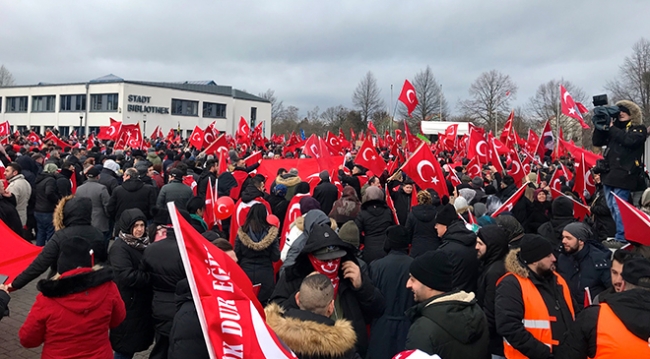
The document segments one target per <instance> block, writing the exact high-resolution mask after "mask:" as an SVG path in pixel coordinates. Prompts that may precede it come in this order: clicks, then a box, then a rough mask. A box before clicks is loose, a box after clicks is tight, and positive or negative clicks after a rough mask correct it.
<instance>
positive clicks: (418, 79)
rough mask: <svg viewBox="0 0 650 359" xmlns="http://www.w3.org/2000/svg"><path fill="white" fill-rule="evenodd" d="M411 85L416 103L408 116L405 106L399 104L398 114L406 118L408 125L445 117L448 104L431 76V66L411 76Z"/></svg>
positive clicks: (438, 85)
mask: <svg viewBox="0 0 650 359" xmlns="http://www.w3.org/2000/svg"><path fill="white" fill-rule="evenodd" d="M413 87H415V93H416V94H417V97H418V105H417V107H416V108H415V110H413V113H411V116H413V117H409V116H408V111H407V110H406V106H404V105H403V104H402V105H401V106H400V111H399V113H400V116H401V117H402V118H406V119H407V122H408V123H409V125H410V127H413V126H414V125H417V124H419V123H420V121H431V120H437V121H442V120H443V119H447V117H448V115H449V105H448V104H447V100H445V95H444V94H443V92H442V87H441V86H440V84H439V83H438V81H436V78H435V77H434V76H433V71H431V67H429V66H427V68H426V69H424V70H423V71H420V72H418V73H417V74H416V75H415V77H414V78H413Z"/></svg>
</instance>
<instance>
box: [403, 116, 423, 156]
mask: <svg viewBox="0 0 650 359" xmlns="http://www.w3.org/2000/svg"><path fill="white" fill-rule="evenodd" d="M404 136H405V137H406V148H407V149H408V150H409V152H414V151H415V150H416V149H417V148H418V144H419V142H420V140H419V139H418V138H417V137H415V136H413V135H411V130H410V129H409V125H408V124H407V123H406V120H404Z"/></svg>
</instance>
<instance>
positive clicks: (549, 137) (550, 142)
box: [536, 120, 555, 159]
mask: <svg viewBox="0 0 650 359" xmlns="http://www.w3.org/2000/svg"><path fill="white" fill-rule="evenodd" d="M536 148H537V150H536V153H537V154H538V155H539V158H542V159H543V158H544V156H545V155H546V152H548V151H553V149H554V148H555V136H553V130H552V129H551V123H550V122H549V121H548V120H547V121H546V124H545V125H544V131H542V137H540V139H539V142H538V143H537V147H536Z"/></svg>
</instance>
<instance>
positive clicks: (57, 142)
mask: <svg viewBox="0 0 650 359" xmlns="http://www.w3.org/2000/svg"><path fill="white" fill-rule="evenodd" d="M44 139H45V142H47V141H52V142H54V144H55V145H56V146H59V147H61V148H66V147H72V145H70V144H69V143H67V142H65V141H63V140H62V139H60V138H58V137H56V135H55V134H54V133H52V131H47V132H45V137H44Z"/></svg>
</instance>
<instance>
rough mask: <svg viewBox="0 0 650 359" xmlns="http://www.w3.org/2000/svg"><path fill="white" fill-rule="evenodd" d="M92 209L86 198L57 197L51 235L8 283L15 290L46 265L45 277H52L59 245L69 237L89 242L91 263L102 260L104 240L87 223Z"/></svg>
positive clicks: (101, 235)
mask: <svg viewBox="0 0 650 359" xmlns="http://www.w3.org/2000/svg"><path fill="white" fill-rule="evenodd" d="M92 210H93V204H92V201H91V200H90V198H76V197H73V196H68V197H65V198H63V199H61V201H60V202H59V204H58V205H57V206H56V209H55V210H54V229H55V230H56V231H55V232H54V235H52V238H51V239H50V241H49V242H47V244H46V245H45V247H43V250H42V251H41V253H39V255H38V256H37V257H36V258H35V259H34V261H33V262H32V264H30V265H29V267H27V269H25V270H24V271H23V272H22V273H21V274H19V275H18V276H17V277H16V279H14V281H13V282H12V283H11V286H12V287H14V288H16V289H20V288H22V287H24V286H25V285H27V283H29V282H31V281H32V280H34V279H36V278H37V277H38V276H39V275H41V274H43V273H44V272H45V271H46V270H47V268H48V267H50V268H51V270H50V273H49V277H52V276H53V275H54V274H55V273H56V268H57V260H58V259H59V253H60V251H61V246H62V245H63V243H64V242H65V241H67V240H68V239H70V238H72V237H81V238H83V239H84V240H85V241H86V242H88V243H89V244H90V247H91V248H92V249H93V251H94V252H95V264H99V263H104V262H106V260H107V259H108V253H107V248H106V242H105V241H104V235H103V234H102V232H100V231H99V230H98V229H97V228H95V227H93V226H92V224H91V215H92Z"/></svg>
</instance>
